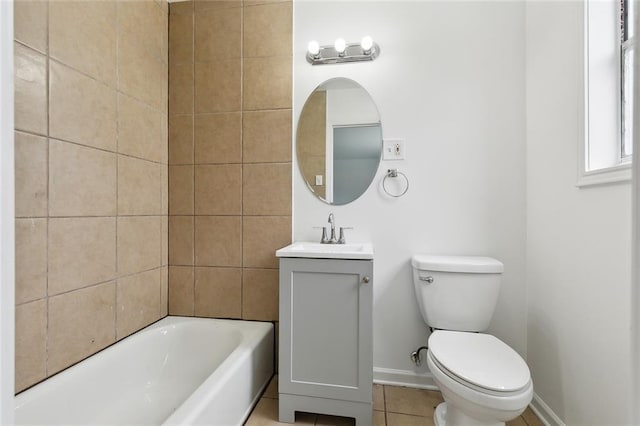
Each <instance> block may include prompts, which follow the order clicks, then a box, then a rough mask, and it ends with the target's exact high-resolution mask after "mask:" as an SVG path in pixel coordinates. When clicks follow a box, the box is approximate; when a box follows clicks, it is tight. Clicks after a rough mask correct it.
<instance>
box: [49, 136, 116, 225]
mask: <svg viewBox="0 0 640 426" xmlns="http://www.w3.org/2000/svg"><path fill="white" fill-rule="evenodd" d="M116 157H117V156H116V154H113V153H110V152H105V151H100V150H98V149H94V148H88V147H85V146H81V145H76V144H72V143H67V142H60V141H56V140H50V141H49V187H50V189H51V193H50V194H49V214H50V215H51V216H113V215H115V214H116V162H117V158H116Z"/></svg>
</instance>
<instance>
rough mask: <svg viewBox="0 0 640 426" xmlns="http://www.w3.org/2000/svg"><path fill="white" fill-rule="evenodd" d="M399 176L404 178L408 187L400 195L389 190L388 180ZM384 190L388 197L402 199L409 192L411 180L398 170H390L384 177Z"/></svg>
mask: <svg viewBox="0 0 640 426" xmlns="http://www.w3.org/2000/svg"><path fill="white" fill-rule="evenodd" d="M398 175H400V176H402V177H403V178H404V180H405V182H406V186H405V188H404V191H402V192H401V193H400V194H393V193H391V192H389V190H388V189H387V186H386V184H387V179H388V178H397V177H398ZM382 189H383V190H384V192H386V193H387V195H389V196H391V197H395V198H398V197H402V196H403V195H404V194H406V193H407V191H408V190H409V178H408V177H407V175H405V174H404V173H402V172H399V171H398V169H389V170H387V174H386V175H384V178H383V179H382Z"/></svg>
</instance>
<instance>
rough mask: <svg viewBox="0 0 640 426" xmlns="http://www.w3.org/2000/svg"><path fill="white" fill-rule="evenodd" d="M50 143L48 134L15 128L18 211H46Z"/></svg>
mask: <svg viewBox="0 0 640 426" xmlns="http://www.w3.org/2000/svg"><path fill="white" fill-rule="evenodd" d="M48 149H49V148H48V143H47V140H46V139H45V138H41V137H39V136H34V135H30V134H28V133H22V132H15V179H16V181H15V203H16V205H15V209H16V211H15V214H16V216H17V217H37V216H40V217H42V216H46V215H47V211H48V210H47V201H48V195H47V193H48V190H47V186H48V184H47V170H48Z"/></svg>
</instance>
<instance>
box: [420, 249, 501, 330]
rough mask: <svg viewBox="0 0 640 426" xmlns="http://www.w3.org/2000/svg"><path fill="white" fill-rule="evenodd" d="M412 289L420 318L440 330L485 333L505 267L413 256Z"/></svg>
mask: <svg viewBox="0 0 640 426" xmlns="http://www.w3.org/2000/svg"><path fill="white" fill-rule="evenodd" d="M411 265H412V266H413V285H414V288H415V291H416V297H417V299H418V306H419V307H420V312H421V313H422V318H424V321H425V322H426V323H427V325H429V326H430V327H433V328H437V329H443V330H458V331H485V330H486V329H487V328H488V327H489V323H490V322H491V317H493V311H494V310H495V307H496V303H497V301H498V294H499V293H500V282H501V278H502V272H503V270H504V266H503V265H502V263H501V262H500V261H498V260H496V259H493V258H490V257H479V256H432V255H415V256H413V257H412V259H411Z"/></svg>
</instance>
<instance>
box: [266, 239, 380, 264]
mask: <svg viewBox="0 0 640 426" xmlns="http://www.w3.org/2000/svg"><path fill="white" fill-rule="evenodd" d="M276 256H278V257H308V258H316V259H318V258H319V259H363V260H364V259H373V246H372V245H371V244H370V243H349V244H320V243H312V242H304V241H303V242H297V243H292V244H290V245H288V246H286V247H283V248H281V249H280V250H278V251H276Z"/></svg>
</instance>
